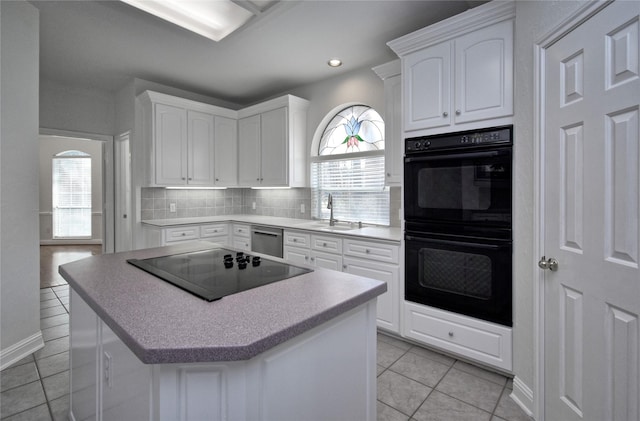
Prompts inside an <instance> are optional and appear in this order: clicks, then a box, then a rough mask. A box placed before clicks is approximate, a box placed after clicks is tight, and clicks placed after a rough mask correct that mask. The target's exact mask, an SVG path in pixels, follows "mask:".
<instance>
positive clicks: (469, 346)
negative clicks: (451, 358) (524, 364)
mask: <svg viewBox="0 0 640 421" xmlns="http://www.w3.org/2000/svg"><path fill="white" fill-rule="evenodd" d="M404 324H405V332H404V336H406V337H407V338H411V339H414V340H417V341H419V342H422V343H425V344H428V345H432V346H434V347H436V348H439V349H443V350H447V351H451V352H453V353H455V354H458V355H461V356H463V357H466V358H469V359H471V360H475V361H477V362H480V363H483V364H488V365H491V366H493V367H497V368H501V369H503V370H506V371H511V369H512V350H511V340H512V339H511V328H509V327H506V326H502V325H498V324H495V323H491V322H486V321H484V320H478V319H475V318H471V317H466V316H463V315H461V314H457V313H452V312H449V311H445V310H440V309H436V308H433V307H429V306H424V305H420V304H415V303H411V302H408V301H405V302H404Z"/></svg>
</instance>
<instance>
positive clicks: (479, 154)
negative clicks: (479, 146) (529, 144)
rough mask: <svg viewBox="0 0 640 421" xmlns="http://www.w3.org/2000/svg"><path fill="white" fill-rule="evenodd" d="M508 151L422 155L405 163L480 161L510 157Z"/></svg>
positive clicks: (408, 159) (408, 158) (406, 159)
mask: <svg viewBox="0 0 640 421" xmlns="http://www.w3.org/2000/svg"><path fill="white" fill-rule="evenodd" d="M508 154H509V151H508V150H498V151H485V152H468V153H456V154H447V155H427V156H424V155H421V156H419V157H415V156H412V157H406V158H405V159H404V162H407V163H408V162H424V161H435V160H444V159H478V158H493V157H496V156H500V155H508Z"/></svg>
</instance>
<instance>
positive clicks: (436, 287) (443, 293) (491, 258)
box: [405, 233, 512, 326]
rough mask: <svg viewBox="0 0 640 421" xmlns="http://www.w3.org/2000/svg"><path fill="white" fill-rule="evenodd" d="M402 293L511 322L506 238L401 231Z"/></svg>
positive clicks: (431, 303) (509, 245)
mask: <svg viewBox="0 0 640 421" xmlns="http://www.w3.org/2000/svg"><path fill="white" fill-rule="evenodd" d="M405 240H406V241H405V299H406V300H407V301H412V302H415V303H420V304H425V305H429V306H432V307H437V308H441V309H444V310H449V311H453V312H456V313H460V314H464V315H468V316H472V317H476V318H479V319H483V320H487V321H490V322H495V323H499V324H502V325H506V326H512V315H511V301H512V297H511V248H512V243H511V241H510V240H498V239H484V238H482V239H479V238H470V237H459V236H448V235H438V234H435V235H432V234H411V233H407V234H406V235H405Z"/></svg>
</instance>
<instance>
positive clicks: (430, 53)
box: [402, 42, 452, 131]
mask: <svg viewBox="0 0 640 421" xmlns="http://www.w3.org/2000/svg"><path fill="white" fill-rule="evenodd" d="M451 48H452V43H451V42H444V43H442V44H438V45H434V46H433V47H429V48H425V49H424V50H420V51H417V52H415V53H413V54H410V55H408V56H406V57H405V58H404V59H403V65H402V66H403V69H402V72H403V75H404V81H405V84H404V86H403V93H404V109H405V118H404V130H406V131H409V130H419V129H426V128H432V127H441V126H448V125H449V124H451V116H450V114H449V113H450V108H451V107H450V104H451V80H450V77H451V56H452V53H451Z"/></svg>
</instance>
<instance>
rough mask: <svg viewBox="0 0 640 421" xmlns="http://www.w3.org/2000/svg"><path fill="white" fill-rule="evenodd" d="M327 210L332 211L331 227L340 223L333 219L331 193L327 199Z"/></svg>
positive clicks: (330, 216) (330, 217)
mask: <svg viewBox="0 0 640 421" xmlns="http://www.w3.org/2000/svg"><path fill="white" fill-rule="evenodd" d="M327 209H330V210H331V214H330V215H329V226H330V227H332V226H334V225H335V224H336V222H338V220H337V219H334V218H333V196H332V195H331V193H329V197H328V198H327Z"/></svg>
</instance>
